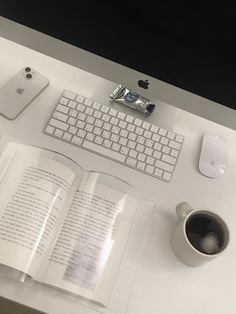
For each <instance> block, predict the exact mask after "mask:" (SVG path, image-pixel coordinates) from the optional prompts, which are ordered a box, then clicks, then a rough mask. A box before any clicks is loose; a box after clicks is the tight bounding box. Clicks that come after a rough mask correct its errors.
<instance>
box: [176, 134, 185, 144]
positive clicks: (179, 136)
mask: <svg viewBox="0 0 236 314" xmlns="http://www.w3.org/2000/svg"><path fill="white" fill-rule="evenodd" d="M175 140H176V142H179V143H183V140H184V138H183V136H182V135H176V137H175Z"/></svg>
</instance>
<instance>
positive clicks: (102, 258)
mask: <svg viewBox="0 0 236 314" xmlns="http://www.w3.org/2000/svg"><path fill="white" fill-rule="evenodd" d="M136 207H137V200H136V199H135V198H134V197H132V196H129V195H127V194H126V195H124V194H123V193H122V192H119V191H116V190H114V189H111V188H109V187H107V186H104V185H100V184H96V186H93V187H92V188H91V189H88V187H87V186H83V184H82V185H80V186H79V188H78V189H77V191H76V193H75V195H74V197H73V200H72V203H71V206H70V208H69V210H68V213H67V215H66V218H65V221H64V224H63V227H62V229H61V232H60V234H59V237H58V239H57V242H56V244H55V247H54V250H53V251H52V255H51V257H50V260H49V264H48V267H47V269H46V272H45V274H44V275H43V277H42V278H38V279H39V280H41V281H42V282H44V283H47V284H50V285H54V286H57V287H59V288H62V289H65V290H67V291H70V292H73V293H76V294H78V295H80V296H82V297H85V298H87V299H91V300H93V301H96V302H98V303H100V304H102V305H104V306H106V305H107V303H108V301H109V297H110V294H111V292H112V287H113V284H114V280H115V277H116V275H117V272H118V268H119V264H120V262H121V259H122V254H123V252H124V249H125V244H126V241H127V238H128V234H129V231H130V228H131V225H132V222H133V219H134V216H135V212H136Z"/></svg>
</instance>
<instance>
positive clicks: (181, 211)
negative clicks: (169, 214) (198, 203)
mask: <svg viewBox="0 0 236 314" xmlns="http://www.w3.org/2000/svg"><path fill="white" fill-rule="evenodd" d="M175 210H176V215H177V217H178V218H179V220H182V219H185V218H186V217H187V216H188V214H189V213H190V212H191V211H192V210H193V209H192V207H191V206H190V205H189V203H187V202H182V203H179V204H178V205H177V206H176V209H175Z"/></svg>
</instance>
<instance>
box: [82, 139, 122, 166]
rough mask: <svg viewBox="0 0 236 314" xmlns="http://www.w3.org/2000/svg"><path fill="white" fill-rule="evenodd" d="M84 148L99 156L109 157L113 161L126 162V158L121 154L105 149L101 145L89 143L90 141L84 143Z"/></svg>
mask: <svg viewBox="0 0 236 314" xmlns="http://www.w3.org/2000/svg"><path fill="white" fill-rule="evenodd" d="M82 146H83V147H85V148H87V149H90V150H92V151H95V152H97V153H99V154H102V155H105V156H108V157H110V158H112V159H115V160H117V161H120V162H124V161H125V156H124V155H122V154H120V153H117V152H114V151H113V150H110V149H107V148H105V147H102V146H100V145H97V144H94V143H92V142H89V141H86V140H85V141H84V142H83V145H82Z"/></svg>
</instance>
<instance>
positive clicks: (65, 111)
mask: <svg viewBox="0 0 236 314" xmlns="http://www.w3.org/2000/svg"><path fill="white" fill-rule="evenodd" d="M56 109H57V111H60V112H63V113H66V114H67V113H68V111H69V108H68V107H66V106H63V105H61V104H58V105H57V108H56Z"/></svg>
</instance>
